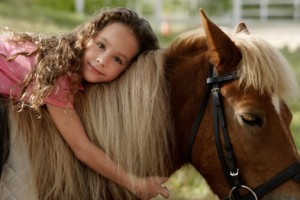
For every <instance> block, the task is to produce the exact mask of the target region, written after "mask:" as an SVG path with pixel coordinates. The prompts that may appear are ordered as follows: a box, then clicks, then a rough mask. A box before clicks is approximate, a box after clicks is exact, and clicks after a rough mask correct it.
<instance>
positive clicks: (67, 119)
mask: <svg viewBox="0 0 300 200" xmlns="http://www.w3.org/2000/svg"><path fill="white" fill-rule="evenodd" d="M46 105H47V109H48V111H49V113H50V115H51V117H52V119H53V121H54V123H55V125H56V126H57V128H58V130H59V132H60V134H61V135H62V137H63V138H64V139H65V141H66V142H67V143H68V145H69V147H70V148H71V149H72V151H73V152H74V154H75V156H76V157H77V158H78V159H79V160H80V161H81V162H83V163H84V164H86V165H87V166H89V167H90V168H91V169H93V170H95V171H96V172H97V173H99V174H101V175H102V176H104V177H106V178H108V179H110V180H112V181H114V182H116V183H117V184H119V185H121V186H123V187H125V188H127V189H129V190H130V191H132V192H134V193H136V194H137V196H138V197H140V198H141V199H148V198H149V199H150V198H153V197H155V196H156V195H157V194H161V195H162V196H164V197H165V198H167V197H168V196H169V193H168V191H167V190H166V189H164V188H162V187H161V184H162V183H163V182H165V181H166V179H165V178H159V177H151V178H148V180H147V179H139V178H135V177H133V176H131V175H130V174H128V173H127V172H126V171H125V170H124V169H122V168H121V167H119V166H117V164H116V163H115V162H114V161H112V160H111V159H110V158H109V157H108V156H107V155H106V154H105V153H104V152H103V151H102V150H101V149H100V148H99V147H97V146H96V145H95V144H93V143H92V142H91V141H90V139H89V138H88V136H87V134H86V132H85V130H84V128H83V125H82V123H81V120H80V118H79V116H78V114H77V112H76V111H75V110H74V109H68V108H63V107H59V106H55V105H51V104H46ZM132 178H135V183H134V184H133V185H132V183H131V180H132ZM142 182H143V184H142ZM145 190H147V191H145ZM144 197H145V198H144Z"/></svg>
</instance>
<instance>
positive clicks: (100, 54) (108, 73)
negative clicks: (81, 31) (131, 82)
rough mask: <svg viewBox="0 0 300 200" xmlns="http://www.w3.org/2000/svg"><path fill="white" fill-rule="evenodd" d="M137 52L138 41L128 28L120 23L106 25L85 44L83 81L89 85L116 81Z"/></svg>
mask: <svg viewBox="0 0 300 200" xmlns="http://www.w3.org/2000/svg"><path fill="white" fill-rule="evenodd" d="M138 51H139V44H138V41H137V39H136V38H135V36H134V33H133V32H132V30H131V29H130V28H128V27H127V26H126V25H123V24H121V23H112V24H109V25H107V26H106V27H104V28H103V29H102V30H101V31H100V32H99V33H97V35H95V36H94V37H93V38H92V39H90V40H89V41H88V42H87V44H86V51H85V53H84V57H83V69H82V76H83V79H84V80H85V81H87V82H89V83H100V82H108V81H112V80H114V79H116V78H117V77H118V76H119V75H120V74H121V73H122V72H123V71H124V70H125V69H126V67H127V66H128V65H129V64H130V63H131V61H132V59H133V58H134V57H135V56H136V55H137V54H138Z"/></svg>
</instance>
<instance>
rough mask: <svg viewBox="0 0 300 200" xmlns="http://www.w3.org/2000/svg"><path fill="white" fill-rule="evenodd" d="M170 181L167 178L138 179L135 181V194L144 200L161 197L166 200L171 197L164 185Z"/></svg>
mask: <svg viewBox="0 0 300 200" xmlns="http://www.w3.org/2000/svg"><path fill="white" fill-rule="evenodd" d="M167 180H168V178H166V177H156V176H153V177H147V178H145V179H143V178H136V179H135V181H134V183H133V184H134V185H133V186H134V188H133V190H134V193H135V195H136V196H137V197H138V198H139V199H142V200H150V199H152V198H155V197H157V196H158V195H161V196H162V197H164V198H165V199H167V198H168V197H169V190H168V189H167V188H166V187H164V186H163V185H162V184H163V183H165V182H166V181H167Z"/></svg>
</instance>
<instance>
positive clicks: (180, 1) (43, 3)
mask: <svg viewBox="0 0 300 200" xmlns="http://www.w3.org/2000/svg"><path fill="white" fill-rule="evenodd" d="M76 1H78V0H0V27H1V29H2V28H4V27H9V28H11V29H13V30H15V31H28V32H40V33H49V34H56V33H61V32H67V31H69V30H71V29H73V28H75V27H76V26H77V25H79V24H80V23H81V22H83V21H84V20H85V19H86V18H88V17H89V16H90V15H93V14H94V13H95V12H98V11H99V9H102V8H106V7H116V6H118V7H119V6H122V7H129V8H133V9H135V10H136V11H137V12H138V13H139V14H140V15H142V16H143V17H145V18H146V19H147V20H149V21H150V23H151V24H152V26H153V28H154V30H155V32H156V33H157V35H158V37H159V40H160V43H161V46H162V47H165V46H167V45H168V44H169V43H170V41H172V40H173V39H174V37H176V36H177V35H179V34H180V33H182V32H185V31H187V30H190V29H194V28H197V27H198V26H199V24H200V18H199V16H198V8H199V7H201V8H204V9H205V11H206V13H207V14H208V15H209V16H210V17H211V18H212V19H213V20H214V21H216V23H217V24H218V25H222V26H229V27H231V28H233V27H234V26H235V25H236V24H234V23H237V21H239V20H243V21H246V22H247V23H248V24H249V25H250V26H249V27H250V28H249V29H250V32H251V28H253V29H254V31H255V30H256V31H257V33H261V32H262V30H264V29H263V28H266V27H270V28H268V29H266V31H268V30H272V31H271V33H266V34H269V35H266V38H267V39H270V36H272V33H273V35H274V34H275V35H276V34H277V33H274V31H275V32H279V33H281V32H283V29H285V30H284V31H285V33H287V38H286V41H290V40H293V42H291V43H288V42H286V43H284V41H283V43H280V44H278V48H280V50H281V52H282V53H283V54H284V55H285V57H286V58H287V60H288V62H289V63H290V65H291V66H292V68H293V69H294V71H295V74H296V76H297V78H298V81H299V80H300V45H299V43H297V42H295V41H299V37H300V36H299V35H300V26H299V25H298V26H296V28H295V24H300V23H299V19H298V16H296V15H295V14H294V15H293V13H292V10H290V11H289V9H291V7H290V6H288V5H286V4H282V5H281V7H284V6H286V10H287V11H284V12H286V14H285V15H284V12H282V13H283V14H282V16H274V15H271V14H270V16H268V17H267V18H266V17H265V16H262V14H263V13H259V12H258V11H257V10H258V9H260V7H257V5H252V4H247V3H245V2H249V1H246V0H245V2H244V4H243V6H242V9H243V11H245V13H243V12H242V13H241V14H240V15H238V17H237V16H236V15H234V14H233V10H234V9H236V5H235V4H236V3H237V2H240V1H236V0H225V1H219V0H190V1H188V0H173V1H172V0H164V1H160V0H156V1H146V0H139V1H138V0H130V1H129V0H127V1H125V0H85V3H84V7H80V6H76ZM240 3H241V2H240ZM255 6H256V7H255ZM240 8H241V7H240ZM294 9H295V8H294ZM297 9H299V8H297ZM246 11H247V12H246ZM175 13H176V15H175ZM270 13H271V12H270ZM296 14H297V13H296ZM282 25H283V26H282ZM287 25H289V26H287ZM289 27H290V28H289ZM292 27H293V29H292ZM289 30H290V31H294V32H298V33H299V34H298V40H296V39H297V38H295V37H293V36H292V37H293V38H291V37H290V36H289ZM277 35H278V34H277ZM296 35H297V34H296ZM276 37H277V36H276ZM274 41H275V42H278V41H277V38H275V40H274ZM270 42H271V43H272V41H270ZM289 44H290V45H289ZM295 92H298V93H299V91H295ZM299 100H300V98H297V99H294V100H291V101H289V102H288V104H289V106H290V108H291V110H292V112H293V116H294V119H293V122H292V125H291V130H292V133H293V136H294V139H295V141H296V144H297V147H298V149H300V135H299V132H300V104H299ZM166 186H167V187H168V188H169V190H170V192H171V197H170V198H169V199H174V200H180V199H182V200H193V199H197V200H200V199H216V197H215V196H214V195H213V194H211V192H210V190H209V189H208V187H207V185H206V183H205V181H204V180H203V179H202V178H201V176H200V175H199V174H198V173H197V172H195V170H194V169H193V168H192V167H191V166H186V167H184V168H183V169H182V170H179V171H178V172H176V173H175V174H174V175H173V176H172V177H171V178H170V180H169V181H168V182H167V183H166ZM157 199H161V198H159V197H158V198H157Z"/></svg>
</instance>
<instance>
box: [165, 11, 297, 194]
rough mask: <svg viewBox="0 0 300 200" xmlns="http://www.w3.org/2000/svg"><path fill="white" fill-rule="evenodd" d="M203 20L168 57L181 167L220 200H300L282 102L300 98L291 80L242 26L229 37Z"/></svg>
mask: <svg viewBox="0 0 300 200" xmlns="http://www.w3.org/2000/svg"><path fill="white" fill-rule="evenodd" d="M201 17H202V25H203V28H204V33H202V34H200V32H197V33H195V32H193V33H189V34H187V35H185V36H182V37H181V38H179V39H178V40H176V41H175V42H174V43H173V44H172V45H171V46H170V48H168V49H167V50H166V62H167V65H168V69H169V70H170V75H169V78H170V85H171V91H172V92H171V95H172V96H171V99H172V106H173V114H174V117H175V129H176V132H177V135H179V138H178V139H179V140H178V141H180V145H181V146H182V147H183V152H181V153H178V157H180V158H179V159H180V161H181V163H184V162H188V161H190V162H191V163H192V164H193V165H194V167H195V168H196V169H197V170H198V171H199V172H200V173H201V174H202V175H203V177H204V178H205V179H206V181H207V182H208V184H209V185H210V187H211V189H212V190H213V191H214V192H215V193H216V194H217V195H218V196H219V197H220V198H224V197H228V196H229V193H230V190H231V189H232V195H235V196H239V195H241V196H243V195H246V194H247V193H248V194H249V196H248V197H251V198H249V199H254V197H255V196H257V197H258V198H261V197H262V198H263V199H271V198H272V199H299V198H300V183H299V182H296V181H295V180H294V178H295V179H296V178H297V176H295V175H298V179H299V176H300V175H299V174H300V170H299V169H300V166H299V165H300V164H299V161H300V157H299V155H298V154H297V149H296V147H295V144H294V142H293V138H292V135H291V132H290V129H289V126H290V123H291V120H292V115H291V112H290V110H289V108H288V106H287V105H286V103H285V101H284V98H285V97H286V95H288V94H291V93H293V92H296V91H298V90H296V81H295V79H294V77H293V73H292V72H291V71H290V69H289V66H288V64H287V62H286V61H285V59H284V58H283V56H282V55H281V54H280V52H279V51H277V50H276V49H275V48H274V47H272V46H271V45H270V44H268V43H267V42H265V41H263V40H261V39H259V38H256V37H254V36H252V35H251V34H250V33H249V31H248V30H247V28H246V26H245V25H244V24H241V25H239V26H238V27H237V28H236V29H235V30H234V31H233V33H231V34H228V33H225V31H223V30H221V29H220V28H219V27H218V26H216V25H215V24H214V23H212V22H211V21H210V20H209V19H208V18H207V17H206V15H205V14H204V13H203V12H201ZM208 68H211V69H212V70H211V71H210V72H208V71H209V69H208ZM208 77H210V78H209V79H207V78H208ZM207 83H208V84H207ZM206 87H207V88H208V92H207V94H205V88H206ZM206 95H207V97H206ZM205 99H209V100H208V103H207V104H205V103H203V102H205ZM201 102H202V104H203V106H200V107H203V108H200V112H199V113H198V114H197V111H198V110H199V105H200V103H201ZM201 110H203V114H201V112H202V111H201ZM197 118H198V120H197ZM195 119H196V120H195ZM195 121H196V122H195ZM218 141H220V143H219V142H218ZM217 149H218V150H217ZM189 155H191V156H190V160H188V159H189ZM282 171H283V172H282ZM278 174H279V175H278ZM272 178H274V179H275V180H274V181H271V182H268V181H269V180H271V179H272ZM298 181H299V180H298ZM264 183H267V184H265V185H263V186H262V187H261V188H259V189H256V188H257V187H258V186H261V185H262V184H264ZM234 188H237V189H234ZM238 188H243V189H238ZM237 193H239V194H237ZM254 193H255V194H254ZM265 193H266V194H265Z"/></svg>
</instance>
